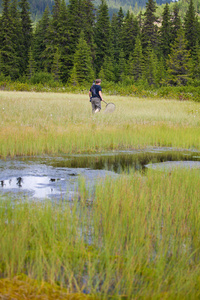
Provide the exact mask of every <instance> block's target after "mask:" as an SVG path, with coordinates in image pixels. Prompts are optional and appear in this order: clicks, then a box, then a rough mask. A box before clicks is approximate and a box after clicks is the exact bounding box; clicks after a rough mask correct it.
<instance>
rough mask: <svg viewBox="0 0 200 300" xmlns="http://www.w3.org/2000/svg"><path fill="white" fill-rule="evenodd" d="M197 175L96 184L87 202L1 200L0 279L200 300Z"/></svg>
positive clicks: (151, 175)
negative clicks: (21, 278) (22, 278)
mask: <svg viewBox="0 0 200 300" xmlns="http://www.w3.org/2000/svg"><path fill="white" fill-rule="evenodd" d="M198 182H199V171H198V170H190V172H188V170H184V169H183V170H174V171H170V172H167V171H158V172H157V171H152V170H149V171H148V172H147V173H146V175H145V176H141V175H139V174H136V173H135V174H132V175H126V174H124V175H122V176H120V177H117V178H115V179H112V178H109V177H108V178H106V179H105V181H101V182H99V183H97V184H96V189H95V195H94V196H93V197H94V198H93V201H92V202H91V201H88V200H89V199H88V195H89V191H88V192H87V187H86V185H85V182H84V179H80V185H79V186H80V189H79V193H80V195H81V200H78V199H77V200H74V202H73V203H69V202H67V201H66V202H61V203H57V204H55V203H51V202H50V201H45V202H44V203H35V202H30V201H29V202H28V201H16V202H15V203H13V202H11V201H9V200H7V201H5V200H0V226H1V232H0V240H1V247H0V273H1V276H3V277H10V278H12V277H13V276H15V275H18V274H21V273H24V274H26V275H28V277H30V278H37V279H38V280H40V281H46V282H49V283H51V284H52V285H54V284H58V285H59V286H60V287H61V288H65V289H67V291H68V293H79V294H81V293H89V294H90V295H94V296H95V297H96V298H98V297H100V296H101V298H105V299H108V297H115V298H120V297H122V296H123V297H125V298H127V299H133V298H134V299H197V298H199V296H200V292H199V280H200V263H199V255H200V250H199V249H200V242H199V230H200V218H199V211H200V202H199V191H198Z"/></svg>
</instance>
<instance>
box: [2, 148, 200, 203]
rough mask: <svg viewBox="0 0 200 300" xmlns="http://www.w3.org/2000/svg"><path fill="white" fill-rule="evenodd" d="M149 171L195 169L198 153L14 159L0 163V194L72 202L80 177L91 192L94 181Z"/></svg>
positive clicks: (143, 152) (157, 150)
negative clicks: (149, 169)
mask: <svg viewBox="0 0 200 300" xmlns="http://www.w3.org/2000/svg"><path fill="white" fill-rule="evenodd" d="M148 168H151V169H161V170H163V169H166V170H170V169H172V168H189V169H190V168H198V169H200V153H199V152H197V151H188V150H179V151H177V150H175V149H172V148H151V149H147V150H137V151H136V150H135V151H118V152H109V153H103V154H102V153H101V154H81V155H65V156H60V157H50V156H40V157H39V156H38V157H17V158H14V159H6V160H2V159H1V160H0V194H1V196H2V197H4V196H6V197H8V196H9V197H10V198H12V199H15V198H19V197H20V198H23V197H25V198H29V199H36V200H38V201H41V200H42V199H45V198H49V199H52V200H60V199H62V200H68V201H71V200H73V199H74V197H77V195H78V184H79V180H80V178H81V177H82V178H84V179H85V182H86V185H87V187H88V188H89V189H90V190H91V191H92V189H93V187H94V185H95V182H96V180H99V179H100V180H103V179H104V178H105V177H107V176H112V177H116V176H119V175H120V174H122V173H130V172H142V173H143V174H144V175H145V172H146V170H147V169H148Z"/></svg>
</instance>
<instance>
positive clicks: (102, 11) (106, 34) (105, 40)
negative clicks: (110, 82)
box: [94, 0, 111, 73]
mask: <svg viewBox="0 0 200 300" xmlns="http://www.w3.org/2000/svg"><path fill="white" fill-rule="evenodd" d="M94 41H95V44H96V58H95V69H96V72H97V73H99V71H100V68H101V65H102V64H103V62H104V58H105V57H106V56H109V55H110V52H111V32H110V20H109V14H108V6H107V4H106V2H105V0H101V4H100V6H99V8H98V10H97V20H96V24H95V35H94Z"/></svg>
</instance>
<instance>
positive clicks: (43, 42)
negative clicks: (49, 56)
mask: <svg viewBox="0 0 200 300" xmlns="http://www.w3.org/2000/svg"><path fill="white" fill-rule="evenodd" d="M49 24H50V12H49V7H48V6H47V7H46V9H45V11H44V13H43V15H42V18H41V19H40V20H39V22H38V23H37V25H36V29H35V33H34V36H33V46H32V49H33V56H34V60H35V63H36V70H38V71H39V70H42V71H44V68H45V60H46V56H45V53H44V52H45V49H46V48H47V43H48V28H49Z"/></svg>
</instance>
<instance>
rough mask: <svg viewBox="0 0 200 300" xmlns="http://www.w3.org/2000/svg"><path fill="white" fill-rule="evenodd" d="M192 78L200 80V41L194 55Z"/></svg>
mask: <svg viewBox="0 0 200 300" xmlns="http://www.w3.org/2000/svg"><path fill="white" fill-rule="evenodd" d="M192 78H193V79H194V80H196V79H197V80H200V46H199V43H198V41H197V42H196V47H195V48H194V50H193V55H192Z"/></svg>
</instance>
